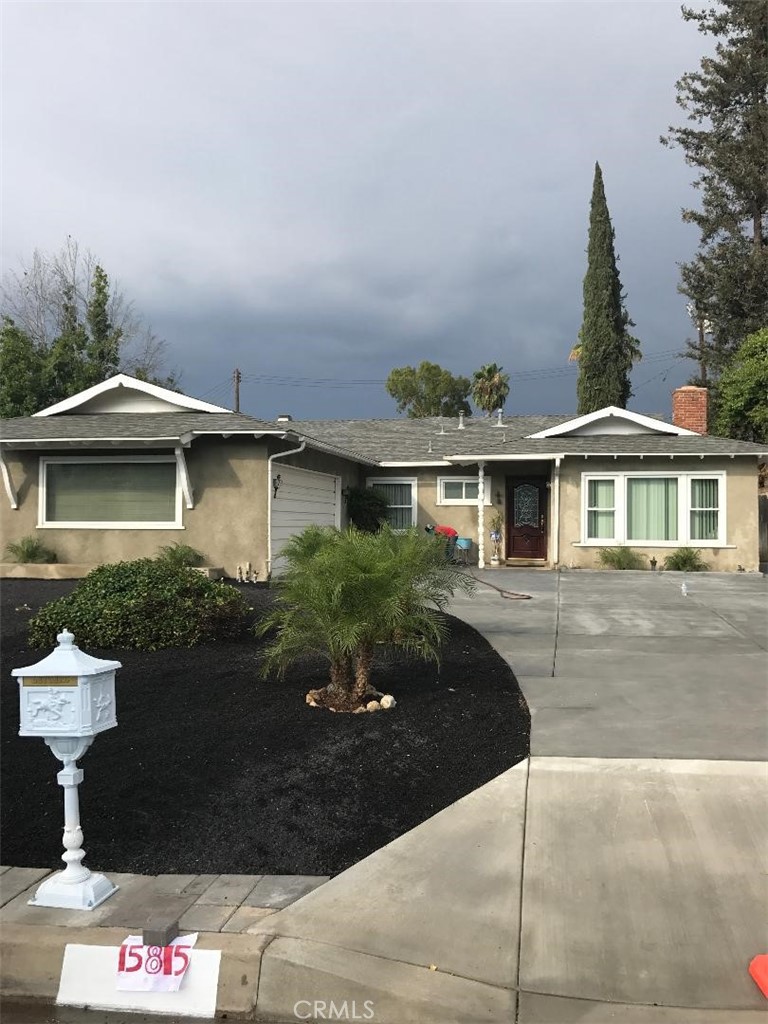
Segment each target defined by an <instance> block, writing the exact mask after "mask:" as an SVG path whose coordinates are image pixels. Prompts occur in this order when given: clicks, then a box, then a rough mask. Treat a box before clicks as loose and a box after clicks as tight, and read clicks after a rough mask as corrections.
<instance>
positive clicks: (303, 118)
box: [2, 0, 710, 418]
mask: <svg viewBox="0 0 768 1024" xmlns="http://www.w3.org/2000/svg"><path fill="white" fill-rule="evenodd" d="M3 22H4V24H3V49H4V53H3V57H4V64H5V70H4V83H3V85H4V89H3V92H4V100H3V104H4V119H5V120H4V128H3V149H4V154H5V156H4V161H3V179H4V180H3V213H4V229H3V235H2V260H3V268H4V269H5V270H6V271H7V270H8V269H12V268H16V267H18V266H19V265H20V263H21V262H22V261H24V260H28V259H29V257H30V256H31V254H32V251H33V250H34V249H35V248H38V249H42V250H49V251H50V250H56V249H58V248H60V247H61V246H62V244H63V242H64V241H65V239H66V236H67V235H72V236H73V237H74V238H76V239H77V240H78V241H79V242H80V244H81V245H82V246H84V247H87V248H89V249H91V250H92V251H93V252H94V253H95V254H96V255H97V256H98V257H99V259H100V260H101V262H102V263H103V265H104V267H105V268H106V270H107V272H108V273H109V274H110V276H111V277H112V278H114V279H116V280H117V281H118V282H119V284H120V286H121V287H122V289H123V290H124V291H125V292H126V294H127V295H128V296H129V297H130V298H132V299H133V300H134V301H135V304H136V306H137V308H138V309H139V310H140V311H141V312H142V313H143V314H144V316H145V317H146V319H147V320H148V321H149V322H150V323H151V325H152V326H153V327H154V329H155V330H156V332H157V333H158V334H160V335H161V336H162V337H164V338H165V339H166V340H167V342H168V345H169V362H170V363H171V364H172V365H173V366H175V367H177V368H178V369H179V370H180V371H181V374H182V385H183V388H184V390H185V391H187V392H188V393H189V394H192V395H196V396H206V397H208V398H209V400H211V401H214V402H218V403H220V404H223V405H230V404H231V401H232V388H231V374H232V370H233V368H234V367H235V366H239V367H240V368H241V370H242V372H243V376H244V380H243V385H242V407H243V410H244V411H246V412H250V413H252V414H253V415H256V416H263V417H267V418H271V417H273V416H275V415H276V414H277V413H280V412H283V411H287V412H290V413H292V414H293V415H294V416H295V417H297V418H301V417H326V416H327V417H359V416H362V417H366V416H391V415H394V414H395V404H394V401H393V400H392V399H391V398H390V397H389V396H388V395H387V394H386V392H385V390H384V385H383V381H384V379H385V378H386V376H387V374H388V372H389V371H390V370H391V369H392V368H393V367H395V366H402V365H405V364H417V363H418V362H420V361H421V360H423V359H428V360H431V361H433V362H439V363H440V364H441V365H443V366H445V367H447V368H448V369H450V370H451V371H452V372H454V373H463V374H466V375H468V376H471V374H472V371H473V370H475V369H477V368H478V367H479V366H480V365H481V364H482V363H484V362H489V361H496V362H498V363H501V364H502V365H503V366H504V368H505V370H507V371H508V372H510V374H511V376H512V391H511V395H510V398H509V400H508V403H507V411H508V412H509V413H510V414H512V413H531V412H569V411H571V410H574V409H575V406H576V394H575V384H576V371H575V368H574V366H573V365H570V366H569V364H568V361H567V360H568V352H569V350H570V348H571V345H572V344H573V342H574V340H575V338H576V335H577V332H578V329H579V326H580V322H581V313H582V291H581V289H582V280H583V277H584V272H585V268H586V255H585V249H586V242H587V224H588V215H589V198H590V193H591V188H592V177H593V171H594V163H595V160H599V162H600V164H601V166H602V168H603V174H604V177H605V187H606V193H607V198H608V205H609V208H610V211H611V215H612V218H613V223H614V227H615V230H616V249H617V252H618V253H619V254H620V257H621V260H620V264H619V268H620V271H621V277H622V283H623V285H624V288H625V290H626V292H627V307H628V309H629V312H630V315H631V316H632V318H633V319H634V320H635V322H636V324H637V329H636V332H635V333H636V334H637V335H638V336H639V338H640V340H641V342H642V347H643V352H644V353H645V359H644V360H643V362H642V363H640V364H639V366H638V367H637V368H636V370H635V373H634V378H633V379H634V386H635V391H636V396H635V398H634V399H633V400H632V403H631V406H632V407H633V408H635V409H637V410H640V411H659V412H668V410H669V394H670V391H671V390H672V389H673V388H674V387H676V386H677V385H679V384H681V383H684V382H685V379H686V377H687V376H689V375H690V374H691V372H692V371H693V369H694V367H693V364H691V363H688V362H684V361H680V360H676V359H675V357H674V353H675V352H676V351H678V350H679V349H680V348H681V346H682V344H683V342H684V340H685V338H686V337H687V336H688V335H690V333H691V327H690V324H689V321H688V318H687V316H686V313H685V304H684V300H683V298H682V297H681V296H679V295H678V294H677V291H676V287H677V281H678V273H677V268H676V265H675V264H676V262H677V261H680V260H685V259H688V258H690V256H691V255H692V254H693V252H694V250H695V247H696V242H697V237H696V232H695V229H693V228H691V227H688V226H685V225H683V224H682V223H681V221H680V209H681V207H682V206H684V205H687V204H691V203H693V202H695V197H696V194H695V192H694V191H693V190H692V188H691V184H690V183H691V180H692V178H693V172H692V170H691V169H690V168H687V167H686V166H685V163H684V159H683V156H682V154H681V152H680V151H679V150H672V151H670V150H667V149H664V148H663V147H662V146H660V145H659V142H658V137H659V135H660V134H661V133H662V132H663V131H664V130H665V129H666V127H667V125H668V124H670V123H680V118H681V116H683V115H682V112H681V111H680V110H679V108H677V107H676V105H675V88H674V84H675V81H676V79H677V78H679V77H680V75H681V74H682V73H684V72H685V71H687V70H693V69H694V68H696V67H697V66H698V63H699V61H700V59H701V56H702V55H703V54H704V53H705V52H706V51H707V49H708V47H709V45H710V43H709V40H708V39H707V38H705V37H702V36H701V35H700V34H699V33H698V32H697V31H696V28H695V26H694V25H692V24H689V23H685V22H683V20H682V18H681V16H680V8H679V4H678V3H673V2H666V0H663V2H658V3H649V2H639V3H621V2H615V0H614V2H607V3H577V2H566V3H545V2H541V0H537V2H532V3H492V4H491V3H479V2H472V3H466V4H464V3H429V4H427V3H412V2H406V3H402V2H401V3H311V4H303V3H277V4H270V3H239V4H234V3H221V2H218V3H211V4H209V3H194V4H192V3H167V4H166V3H157V2H152V3H66V2H65V3H53V4H50V3H20V4H13V3H7V2H6V3H5V4H4V9H3ZM539 371H546V372H539ZM518 375H519V376H518ZM265 378H266V379H265ZM269 378H277V380H275V379H272V380H270V379H269ZM297 378H300V379H301V380H299V381H297ZM279 381H282V382H279ZM286 381H292V382H291V383H284V382H286ZM327 381H330V382H331V383H325V382H327ZM353 381H359V382H370V383H357V384H354V385H353V384H351V383H350V382H353Z"/></svg>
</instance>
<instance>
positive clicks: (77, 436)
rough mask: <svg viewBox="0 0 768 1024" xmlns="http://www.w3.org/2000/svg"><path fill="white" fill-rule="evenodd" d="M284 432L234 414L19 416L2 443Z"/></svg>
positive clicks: (4, 429)
mask: <svg viewBox="0 0 768 1024" xmlns="http://www.w3.org/2000/svg"><path fill="white" fill-rule="evenodd" d="M283 429H284V428H283V427H282V426H281V425H280V424H277V423H270V422H268V421H267V420H257V419H254V418H253V417H252V416H244V415H242V414H241V413H235V412H233V413H225V412H222V413H217V412H157V413H115V412H110V413H92V414H90V415H80V416H78V415H71V416H70V415H68V414H66V415H60V416H19V417H16V418H14V419H6V420H2V423H1V424H0V441H7V442H9V443H12V442H14V441H35V442H41V441H77V440H84V441H98V440H108V439H112V438H114V439H115V440H124V441H132V440H137V441H151V440H160V439H163V440H174V439H176V440H177V439H178V438H180V437H181V436H183V435H184V434H189V433H208V432H212V433H228V432H230V431H232V432H235V431H248V432H249V433H250V432H251V431H253V432H254V433H259V432H262V431H270V432H272V433H282V431H283Z"/></svg>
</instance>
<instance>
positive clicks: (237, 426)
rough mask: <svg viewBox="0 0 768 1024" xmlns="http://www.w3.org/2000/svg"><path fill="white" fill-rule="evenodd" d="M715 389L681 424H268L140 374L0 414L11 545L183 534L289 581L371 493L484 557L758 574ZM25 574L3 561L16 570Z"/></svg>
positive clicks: (137, 553)
mask: <svg viewBox="0 0 768 1024" xmlns="http://www.w3.org/2000/svg"><path fill="white" fill-rule="evenodd" d="M706 403H707V392H706V390H705V389H703V388H694V387H684V388H679V389H678V390H677V391H676V392H675V393H674V395H673V414H672V422H671V423H670V422H666V421H665V420H662V419H660V418H658V417H651V416H645V415H640V414H639V413H635V412H629V411H627V410H624V409H618V408H607V409H601V410H599V411H598V412H594V413H591V414H589V415H588V416H576V417H574V416H564V415H561V416H506V415H503V414H501V413H499V414H498V415H496V416H493V417H483V418H480V417H467V418H464V417H463V416H462V417H459V418H458V419H448V418H442V419H440V418H427V419H415V420H414V419H405V418H399V419H381V420H313V421H298V420H293V419H292V418H291V417H290V416H281V417H278V419H277V420H275V421H267V420H260V419H256V418H254V417H251V416H246V415H243V414H241V413H237V412H232V411H231V410H229V409H224V408H222V407H220V406H216V405H211V404H210V403H207V402H202V401H199V400H197V399H194V398H189V397H187V396H185V395H182V394H179V393H177V392H174V391H170V390H167V389H164V388H161V387H157V386H156V385H152V384H147V383H145V382H143V381H139V380H136V379H135V378H132V377H128V376H126V375H124V374H118V375H117V376H115V377H112V378H110V379H109V380H107V381H105V382H103V383H102V384H98V385H96V386H95V387H92V388H89V389H87V390H86V391H83V392H81V393H80V394H77V395H74V396H72V397H71V398H69V399H66V400H65V401H63V402H59V403H58V404H56V405H54V406H51V407H49V408H47V409H42V410H41V411H40V412H38V413H36V414H35V415H34V416H29V417H20V418H15V419H7V420H4V421H2V429H1V430H0V470H2V477H3V484H4V490H5V495H4V500H2V501H1V502H0V508H1V509H2V511H1V512H0V517H1V518H0V526H1V528H2V543H3V545H5V544H7V543H8V542H9V541H15V540H19V539H20V538H22V537H25V536H29V535H36V536H37V537H39V538H42V539H43V540H44V541H45V542H46V545H47V546H48V547H51V548H53V549H54V551H55V552H56V553H57V556H58V559H59V562H63V563H75V564H79V565H84V566H88V565H96V564H101V563H104V562H113V561H119V560H121V559H129V558H138V557H143V556H151V555H154V554H155V553H156V552H157V549H158V548H159V547H160V546H161V545H166V544H169V543H172V542H174V541H183V542H184V543H186V544H189V545H190V546H192V547H194V548H197V549H198V550H200V551H202V552H203V553H204V554H205V556H206V560H207V562H208V564H209V565H212V566H216V567H221V568H223V570H224V571H225V573H226V574H227V575H229V576H234V575H235V572H236V567H237V566H238V565H245V564H247V563H251V565H252V566H253V568H254V569H255V571H256V572H257V573H258V578H259V579H264V578H266V577H267V576H269V574H270V573H273V572H279V569H280V551H281V548H282V546H283V544H284V543H285V541H286V539H287V538H288V537H290V536H292V535H293V534H295V533H297V532H300V531H301V530H302V529H303V528H304V527H305V526H307V525H308V524H310V523H318V524H321V525H334V526H343V525H344V524H345V523H346V521H347V517H346V508H345V497H344V496H345V492H346V490H347V488H349V487H364V486H367V487H373V488H376V489H377V490H379V491H381V492H382V493H383V494H384V495H385V496H386V498H387V501H388V505H389V520H390V522H391V523H392V525H393V526H394V527H395V528H403V527H408V526H417V527H423V526H425V525H427V524H428V523H432V524H445V525H449V526H453V527H454V528H455V529H456V530H457V531H458V532H459V534H460V536H462V537H465V538H468V539H470V540H471V541H472V553H473V560H474V561H476V562H477V563H478V564H479V565H480V566H483V565H485V564H487V563H488V561H489V555H490V542H489V531H490V523H491V520H492V517H493V516H494V514H495V513H500V514H501V517H502V519H503V524H504V525H503V529H502V531H501V533H502V539H501V548H502V550H501V556H502V560H503V563H504V564H507V565H533V566H542V567H549V568H555V567H557V566H564V567H570V568H592V567H595V566H597V565H598V564H599V562H598V552H599V549H600V548H604V547H616V546H627V547H632V548H634V549H636V550H638V551H639V552H640V553H641V554H643V555H644V556H646V557H647V558H648V559H651V558H656V559H657V561H659V562H661V561H662V560H663V559H664V557H665V556H666V555H668V554H669V553H670V551H671V550H674V549H675V548H678V547H682V546H691V547H695V548H697V549H700V550H701V551H702V554H703V556H704V557H705V559H706V560H707V561H708V562H709V563H710V565H711V567H712V568H713V569H720V570H736V569H738V568H744V569H746V570H748V571H754V570H757V569H758V502H757V480H758V472H757V467H758V462H759V461H760V460H761V459H762V460H764V459H765V458H766V454H765V452H764V450H763V449H762V448H761V446H759V445H755V444H750V443H747V442H744V441H734V440H729V439H727V438H718V437H710V436H707V435H706V422H707V408H706ZM8 571H9V570H8V569H7V568H6V573H7V572H8Z"/></svg>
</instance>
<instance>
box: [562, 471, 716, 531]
mask: <svg viewBox="0 0 768 1024" xmlns="http://www.w3.org/2000/svg"><path fill="white" fill-rule="evenodd" d="M581 491H582V543H583V544H594V545H607V544H618V545H627V546H634V547H678V546H682V545H688V544H690V545H693V546H699V547H702V546H705V547H719V546H722V545H723V544H725V537H726V534H725V474H724V473H710V474H707V473H594V474H591V473H582V477H581Z"/></svg>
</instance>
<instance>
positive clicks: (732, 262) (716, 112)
mask: <svg viewBox="0 0 768 1024" xmlns="http://www.w3.org/2000/svg"><path fill="white" fill-rule="evenodd" d="M682 11H683V18H684V19H685V20H686V21H693V22H695V23H696V24H697V25H698V30H699V32H701V33H702V34H704V35H709V36H712V37H713V38H715V39H716V40H717V45H716V48H715V54H714V56H712V57H704V58H702V61H701V67H700V70H699V71H693V72H689V73H687V74H685V75H683V76H682V78H681V79H680V80H679V81H678V82H677V102H678V105H679V106H680V107H681V108H682V109H683V110H685V111H686V112H687V114H688V122H689V125H687V126H684V127H680V128H675V127H672V126H670V128H669V130H668V135H667V136H664V137H662V139H661V141H662V143H663V144H664V145H679V146H680V147H681V148H682V149H683V151H684V153H685V160H686V163H688V164H689V165H690V166H692V167H696V168H697V169H698V171H699V176H698V178H697V179H696V180H695V181H694V187H695V188H696V189H698V190H699V192H700V195H701V206H700V208H699V209H686V210H683V220H685V221H687V222H689V223H692V224H695V225H696V226H697V227H698V228H699V230H700V232H701V242H700V246H699V251H698V253H697V254H696V256H695V257H694V259H693V260H692V261H690V262H689V263H683V264H681V268H680V269H681V283H680V291H681V292H682V293H683V294H684V295H686V296H688V298H689V299H690V300H691V306H692V314H691V315H692V318H693V320H694V323H695V324H696V325H697V327H700V325H702V324H703V323H704V322H705V321H706V322H707V325H708V327H709V328H711V335H710V339H709V340H707V339H705V337H704V331H703V330H701V329H700V330H699V338H698V339H697V340H695V341H694V342H693V343H689V347H688V350H687V351H686V352H685V353H684V354H685V355H687V356H688V357H689V358H692V359H695V360H696V361H697V362H698V363H699V375H698V378H697V379H698V380H699V381H707V380H708V378H709V380H710V381H711V379H712V378H713V377H714V379H715V380H716V379H717V377H718V376H719V374H720V373H721V372H722V371H723V370H724V368H725V367H726V366H727V365H728V362H729V360H730V358H731V356H732V355H733V353H734V352H735V350H736V349H737V348H738V346H739V345H740V343H741V342H742V341H743V340H744V338H745V337H746V336H747V335H748V334H750V333H752V332H754V331H756V330H758V329H759V328H761V327H763V326H765V324H766V323H768V0H720V2H719V4H718V6H717V7H712V8H708V9H705V10H692V9H690V8H686V7H683V9H682Z"/></svg>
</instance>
